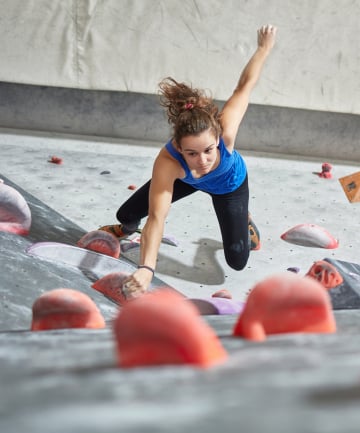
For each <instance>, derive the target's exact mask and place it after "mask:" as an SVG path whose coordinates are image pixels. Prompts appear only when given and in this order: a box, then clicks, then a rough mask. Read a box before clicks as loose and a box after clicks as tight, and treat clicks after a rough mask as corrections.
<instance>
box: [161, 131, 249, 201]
mask: <svg viewBox="0 0 360 433" xmlns="http://www.w3.org/2000/svg"><path fill="white" fill-rule="evenodd" d="M165 148H166V150H167V151H168V152H169V153H170V155H171V156H173V157H174V158H175V159H176V160H177V161H179V162H180V164H181V166H182V168H183V169H184V171H185V177H183V178H182V179H180V180H182V181H183V182H185V183H188V184H189V185H192V186H193V187H194V188H196V189H198V190H200V191H205V192H208V193H210V194H227V193H229V192H232V191H235V189H237V188H238V187H239V186H240V185H241V184H242V183H243V182H244V180H245V177H246V173H247V170H246V165H245V161H244V159H243V158H242V156H241V155H240V154H239V153H238V152H237V151H236V150H235V149H234V150H233V152H232V153H229V152H228V150H227V149H226V147H225V143H224V140H223V139H222V137H220V141H219V151H220V163H219V165H218V166H217V167H216V168H215V170H213V171H211V172H210V173H208V174H205V175H204V176H202V177H200V178H194V177H193V175H192V174H191V172H190V170H189V167H188V165H187V164H186V162H185V159H184V158H183V156H182V155H181V153H180V152H178V151H177V150H176V149H175V148H174V146H173V145H172V140H169V141H168V143H166V145H165Z"/></svg>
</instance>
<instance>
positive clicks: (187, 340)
mask: <svg viewBox="0 0 360 433" xmlns="http://www.w3.org/2000/svg"><path fill="white" fill-rule="evenodd" d="M114 333H115V336H116V342H117V353H118V363H119V366H121V367H137V366H145V365H148V366H149V365H163V364H193V365H196V366H198V367H203V368H205V367H210V366H213V365H215V364H219V363H222V362H224V361H225V360H226V359H227V353H226V351H225V350H224V348H223V347H222V345H221V343H220V340H219V339H218V337H217V335H216V334H215V333H214V331H213V330H212V328H211V327H210V326H209V325H208V324H207V323H206V322H205V321H204V320H203V319H202V317H201V316H200V314H199V312H198V310H197V308H196V307H195V306H194V305H192V304H191V303H190V302H188V301H186V300H184V298H183V297H182V296H181V295H179V294H177V293H174V292H172V291H169V290H166V289H165V288H164V289H159V290H156V291H154V292H148V293H146V294H144V295H143V296H141V297H139V298H137V299H135V300H132V301H129V302H127V303H126V304H125V305H124V306H123V307H122V308H121V309H120V311H119V314H118V316H117V318H116V319H115V321H114Z"/></svg>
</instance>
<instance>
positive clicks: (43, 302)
mask: <svg viewBox="0 0 360 433" xmlns="http://www.w3.org/2000/svg"><path fill="white" fill-rule="evenodd" d="M32 314H33V315H32V323H31V330H32V331H45V330H49V329H65V328H104V327H105V326H106V325H105V320H104V318H103V316H102V314H101V313H100V311H99V309H98V307H97V306H96V304H95V303H94V302H93V300H92V299H91V298H90V297H89V296H88V295H86V294H85V293H82V292H79V291H77V290H74V289H68V288H59V289H53V290H50V291H49V292H46V293H44V294H42V295H41V296H39V297H38V298H37V299H36V301H35V302H34V304H33V306H32Z"/></svg>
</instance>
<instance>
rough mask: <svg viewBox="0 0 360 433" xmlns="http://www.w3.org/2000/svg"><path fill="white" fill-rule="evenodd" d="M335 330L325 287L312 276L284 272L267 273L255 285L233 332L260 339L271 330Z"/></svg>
mask: <svg viewBox="0 0 360 433" xmlns="http://www.w3.org/2000/svg"><path fill="white" fill-rule="evenodd" d="M335 331H336V323H335V318H334V315H333V311H332V305H331V300H330V297H329V294H328V292H327V290H324V287H323V286H322V285H321V284H320V283H319V282H318V281H315V280H314V279H312V278H309V277H301V276H299V275H297V274H294V273H292V272H286V273H283V274H277V275H273V276H271V277H268V278H266V279H264V280H263V281H261V282H259V283H258V284H256V285H255V286H254V288H253V289H252V290H251V292H250V294H249V296H248V298H247V301H246V304H245V307H244V310H243V312H242V313H241V314H240V316H239V318H238V321H237V323H236V324H235V327H234V330H233V334H234V335H235V336H239V337H243V338H247V339H249V340H254V341H263V340H265V339H266V338H267V335H271V334H282V333H292V332H307V333H332V332H335Z"/></svg>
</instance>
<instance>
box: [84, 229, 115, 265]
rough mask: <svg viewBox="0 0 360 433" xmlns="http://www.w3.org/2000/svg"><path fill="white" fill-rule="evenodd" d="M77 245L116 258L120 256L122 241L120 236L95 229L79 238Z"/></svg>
mask: <svg viewBox="0 0 360 433" xmlns="http://www.w3.org/2000/svg"><path fill="white" fill-rule="evenodd" d="M76 245H77V246H78V247H80V248H85V249H87V250H92V251H96V252H98V253H101V254H105V255H107V256H110V257H115V258H116V259H118V258H119V256H120V242H119V240H118V238H117V237H116V236H115V235H113V234H111V233H109V232H105V231H103V230H93V231H91V232H89V233H86V234H85V235H84V236H83V237H82V238H81V239H79V240H78V242H77V243H76Z"/></svg>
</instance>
